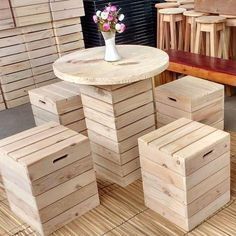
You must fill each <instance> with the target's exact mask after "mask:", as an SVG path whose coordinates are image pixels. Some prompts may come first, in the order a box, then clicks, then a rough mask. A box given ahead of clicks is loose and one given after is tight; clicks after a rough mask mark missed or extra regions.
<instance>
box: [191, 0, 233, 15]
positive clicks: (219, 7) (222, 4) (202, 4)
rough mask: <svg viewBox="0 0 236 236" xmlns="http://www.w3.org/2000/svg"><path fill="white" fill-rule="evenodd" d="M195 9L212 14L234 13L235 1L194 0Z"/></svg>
mask: <svg viewBox="0 0 236 236" xmlns="http://www.w3.org/2000/svg"><path fill="white" fill-rule="evenodd" d="M195 10H196V11H201V12H207V13H212V14H226V15H235V12H236V2H235V1H234V0H226V1H222V0H195Z"/></svg>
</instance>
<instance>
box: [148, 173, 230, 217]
mask: <svg viewBox="0 0 236 236" xmlns="http://www.w3.org/2000/svg"><path fill="white" fill-rule="evenodd" d="M229 185H230V180H229V178H228V179H227V180H225V181H223V182H221V183H220V184H219V185H217V186H215V187H214V188H212V189H210V190H209V191H208V192H206V193H205V194H203V195H201V196H200V197H199V198H198V199H196V200H195V201H194V202H192V203H190V204H188V205H184V204H182V203H180V202H179V201H176V200H175V199H173V198H172V197H171V196H168V195H167V194H165V193H163V192H162V191H159V190H157V189H155V188H153V187H152V186H150V185H148V184H147V183H145V182H144V193H145V196H148V197H150V198H152V199H155V200H156V201H157V202H160V203H161V204H162V205H164V206H166V207H168V208H169V209H171V210H172V211H174V212H176V213H177V214H178V215H180V216H182V217H184V218H187V219H190V218H191V217H192V216H193V215H195V214H197V213H198V212H199V211H201V210H202V209H204V208H205V207H207V206H208V205H209V204H211V203H212V202H214V201H216V200H217V199H218V198H219V197H220V196H222V195H223V194H225V193H226V192H229V189H230V186H229Z"/></svg>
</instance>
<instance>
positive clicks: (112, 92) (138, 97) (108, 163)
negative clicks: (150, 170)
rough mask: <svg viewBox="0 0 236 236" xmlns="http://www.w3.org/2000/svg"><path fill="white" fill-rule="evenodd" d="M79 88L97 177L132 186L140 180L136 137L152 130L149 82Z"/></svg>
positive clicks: (151, 92)
mask: <svg viewBox="0 0 236 236" xmlns="http://www.w3.org/2000/svg"><path fill="white" fill-rule="evenodd" d="M80 88H81V96H82V101H83V106H84V114H85V117H86V125H87V128H88V136H89V139H90V141H91V148H92V152H93V160H94V163H95V170H96V174H97V176H98V177H102V178H103V179H107V180H109V181H111V182H113V183H116V184H118V185H120V186H122V187H125V186H127V185H129V184H131V183H133V182H134V181H135V180H137V179H139V178H140V177H141V170H140V162H139V153H138V137H141V136H142V135H144V134H146V133H149V132H150V131H152V130H154V129H155V115H154V102H153V90H152V81H151V79H147V80H143V81H139V82H135V83H131V84H121V85H110V86H109V85H108V86H87V85H81V87H80Z"/></svg>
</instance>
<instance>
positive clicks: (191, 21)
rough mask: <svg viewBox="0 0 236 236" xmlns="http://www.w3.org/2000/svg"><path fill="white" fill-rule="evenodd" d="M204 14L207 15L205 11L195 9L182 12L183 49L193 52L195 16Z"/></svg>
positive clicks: (195, 28)
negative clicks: (183, 23)
mask: <svg viewBox="0 0 236 236" xmlns="http://www.w3.org/2000/svg"><path fill="white" fill-rule="evenodd" d="M205 15H207V13H202V12H196V11H185V12H184V16H185V18H186V27H185V40H184V51H186V52H192V53H193V52H194V47H195V39H196V30H197V23H196V18H198V17H200V16H205Z"/></svg>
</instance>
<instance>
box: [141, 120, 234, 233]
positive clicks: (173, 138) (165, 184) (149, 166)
mask: <svg viewBox="0 0 236 236" xmlns="http://www.w3.org/2000/svg"><path fill="white" fill-rule="evenodd" d="M139 152H140V160H141V169H142V177H143V187H144V196H145V204H146V206H147V207H149V208H151V209H152V210H154V211H156V212H157V213H159V214H161V215H162V216H164V217H165V218H167V219H168V220H170V221H172V222H173V223H174V224H177V225H178V226H180V227H182V228H183V229H184V230H186V231H190V230H192V229H193V228H194V227H196V226H197V225H198V224H200V223H201V222H202V221H204V220H205V219H206V218H208V217H209V216H210V215H211V214H213V213H214V212H215V211H217V210H219V209H220V208H221V207H223V206H224V205H225V204H226V203H227V202H229V200H230V135H229V134H228V133H226V132H224V131H221V130H217V129H215V128H213V127H210V126H206V125H204V124H201V123H198V122H195V121H192V120H188V119H185V118H182V119H179V120H177V121H174V122H173V123H171V124H168V125H166V126H165V127H162V128H160V129H158V130H156V131H154V132H151V133H149V134H147V135H146V136H143V137H141V138H140V139H139Z"/></svg>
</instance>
